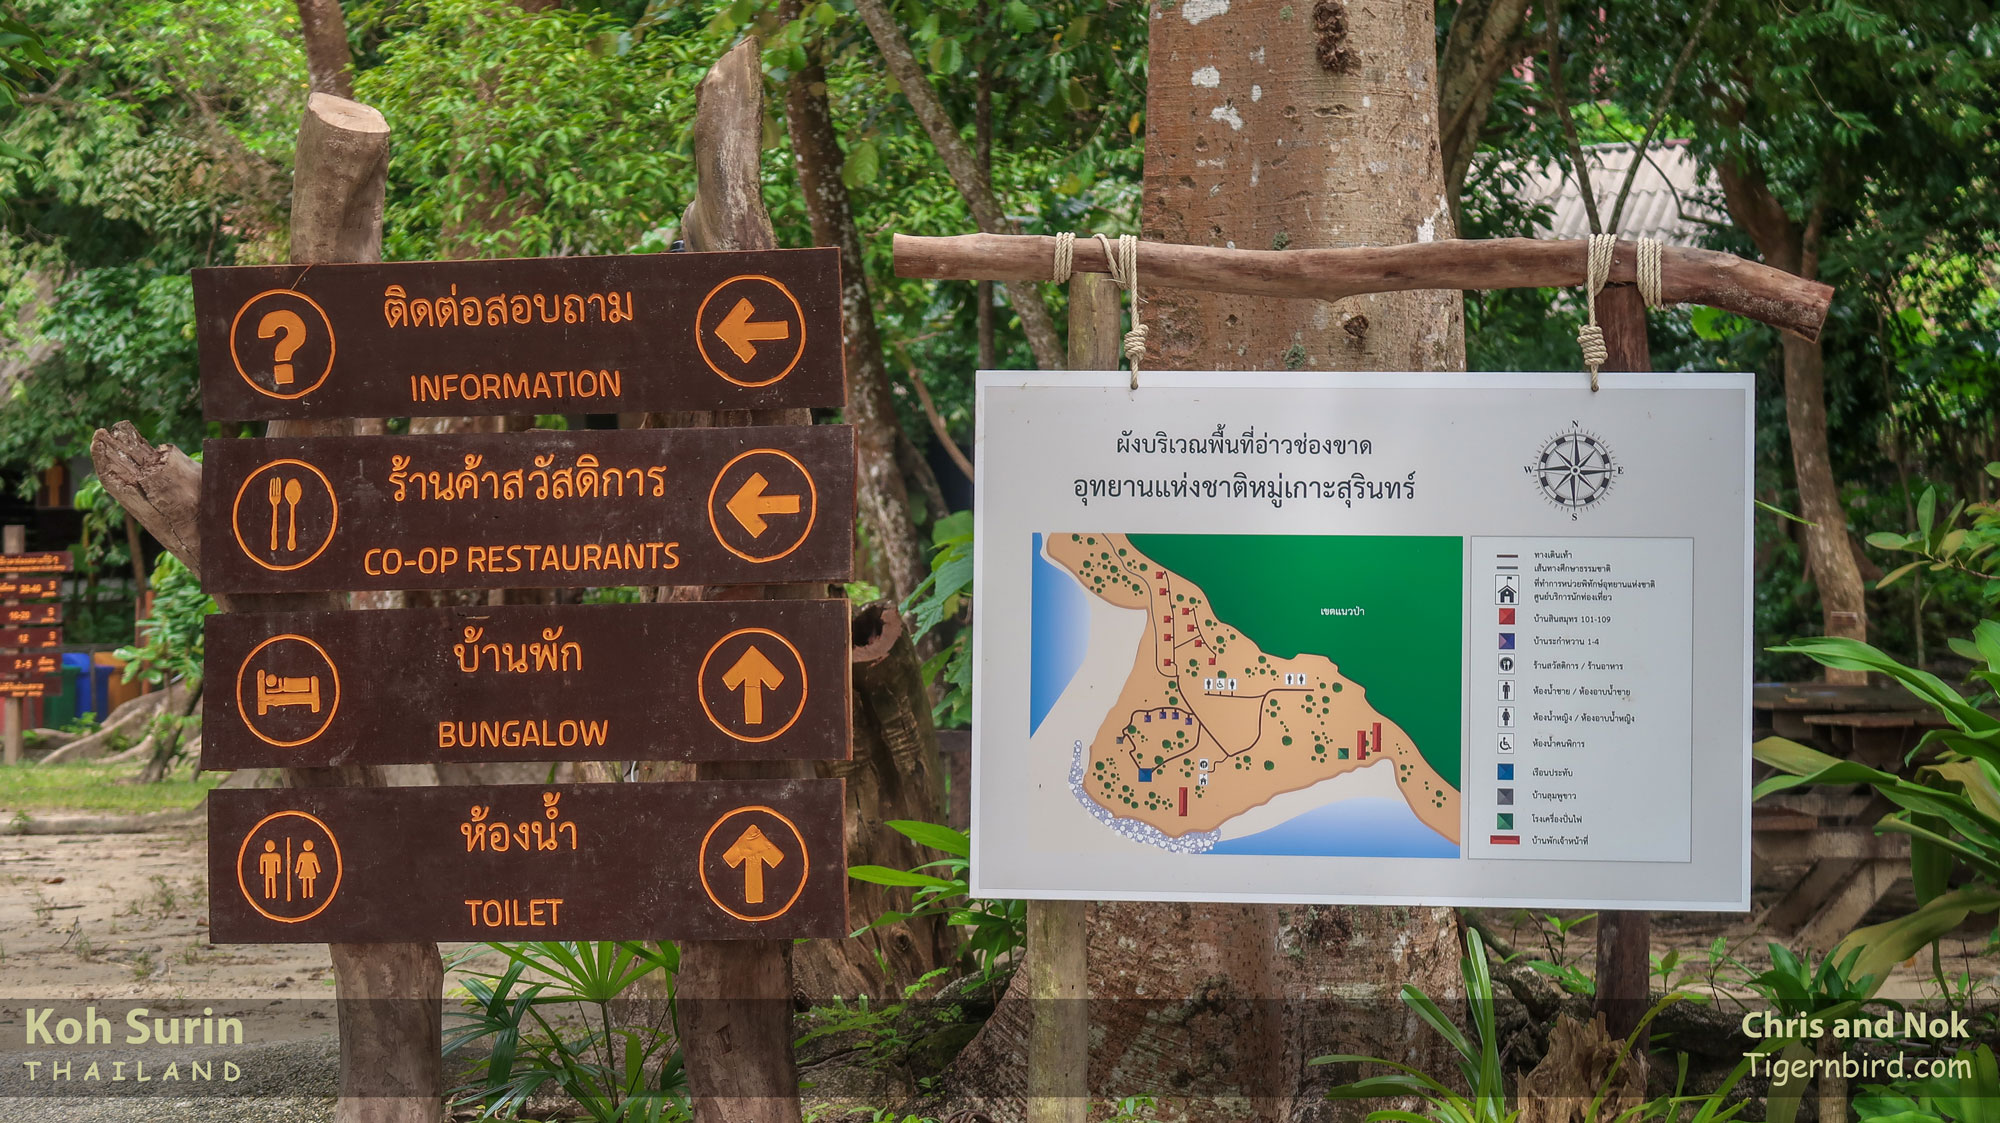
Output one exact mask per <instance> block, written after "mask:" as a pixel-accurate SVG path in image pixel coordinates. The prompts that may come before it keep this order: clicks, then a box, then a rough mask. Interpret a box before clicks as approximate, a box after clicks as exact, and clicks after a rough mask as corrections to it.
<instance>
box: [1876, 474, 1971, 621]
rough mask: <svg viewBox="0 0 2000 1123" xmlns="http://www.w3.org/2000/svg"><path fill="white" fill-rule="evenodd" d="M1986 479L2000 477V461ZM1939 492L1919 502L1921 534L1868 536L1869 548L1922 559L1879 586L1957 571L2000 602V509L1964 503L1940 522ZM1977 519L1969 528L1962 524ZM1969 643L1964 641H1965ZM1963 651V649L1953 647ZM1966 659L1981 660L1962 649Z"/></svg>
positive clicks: (1929, 490) (1932, 491)
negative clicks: (1918, 573)
mask: <svg viewBox="0 0 2000 1123" xmlns="http://www.w3.org/2000/svg"><path fill="white" fill-rule="evenodd" d="M1985 470H1986V474H1987V475H1989V476H1993V477H1995V478H2000V461H1996V462H1994V463H1992V464H1988V465H1986V469H1985ZM1937 505H1938V493H1937V489H1936V488H1935V487H1927V488H1925V489H1924V494H1923V498H1921V499H1919V500H1917V512H1916V514H1917V519H1916V521H1917V529H1916V530H1915V531H1914V532H1912V533H1909V534H1897V533H1895V532H1894V531H1878V532H1876V533H1874V534H1871V535H1869V536H1868V544H1869V545H1870V546H1874V547H1875V548H1877V549H1881V550H1891V551H1896V552H1899V553H1909V554H1916V555H1917V556H1918V557H1917V560H1916V561H1913V562H1905V563H1904V564H1902V565H1900V566H1897V567H1896V568H1895V569H1892V570H1890V571H1889V572H1888V573H1885V574H1883V575H1882V580H1881V581H1879V582H1877V583H1876V585H1875V587H1876V588H1878V589H1886V588H1888V587H1889V586H1890V585H1893V584H1895V583H1896V581H1897V580H1899V579H1901V578H1902V577H1905V576H1907V575H1908V574H1910V573H1911V572H1913V571H1915V570H1917V569H1919V568H1922V567H1928V568H1929V570H1930V571H1931V572H1932V573H1943V572H1946V571H1956V572H1959V573H1964V574H1968V575H1970V576H1972V577H1974V578H1975V579H1977V580H1978V582H1979V586H1978V588H1979V592H1980V594H1981V595H1982V596H1984V597H1985V598H1986V599H1988V600H2000V550H1996V547H2000V505H1996V504H1993V503H1972V504H1969V505H1968V504H1967V503H1965V502H1964V501H1963V500H1961V501H1960V502H1958V503H1957V504H1955V505H1954V506H1953V507H1952V509H1951V511H1950V513H1949V514H1947V515H1945V517H1944V518H1943V519H1939V518H1938V517H1937ZM1965 516H1971V520H1970V521H1969V522H1967V523H1966V524H1965V525H1963V526H1961V525H1959V520H1960V519H1961V518H1964V517H1965ZM1959 642H1960V643H1963V642H1964V641H1959ZM1953 649H1954V650H1959V648H1958V645H1957V644H1954V645H1953ZM1959 654H1961V655H1964V656H1965V657H1966V658H1968V659H1971V658H1976V657H1977V656H1978V652H1977V651H1964V650H1959Z"/></svg>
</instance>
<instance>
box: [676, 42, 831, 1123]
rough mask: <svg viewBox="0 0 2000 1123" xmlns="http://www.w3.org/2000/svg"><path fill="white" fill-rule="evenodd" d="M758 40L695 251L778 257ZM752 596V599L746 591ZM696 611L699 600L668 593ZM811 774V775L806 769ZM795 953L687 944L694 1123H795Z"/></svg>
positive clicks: (731, 767) (705, 195)
mask: <svg viewBox="0 0 2000 1123" xmlns="http://www.w3.org/2000/svg"><path fill="white" fill-rule="evenodd" d="M762 57H763V56H762V54H761V53H760V48H759V46H758V42H757V40H755V39H745V40H744V41H743V42H741V43H739V44H737V45H736V46H735V48H733V49H732V50H730V51H729V53H728V54H725V55H723V56H722V58H720V59H718V60H717V61H716V63H715V65H714V66H712V67H710V68H709V71H708V75H707V76H706V77H704V78H703V79H702V80H701V85H700V86H698V87H697V88H696V90H695V120H694V138H693V139H694V164H695V197H694V201H693V202H691V203H689V204H688V208H687V212H686V214H685V215H684V216H683V217H682V220H681V233H682V237H683V238H684V239H685V240H686V241H687V245H688V248H689V249H691V250H763V249H775V248H776V247H777V244H778V238H777V233H776V231H775V230H774V229H773V228H772V226H771V216H770V213H769V212H768V211H766V210H765V209H764V195H763V183H762V178H761V175H760V161H761V159H762V154H763V143H762V138H763V127H764V73H763V66H762ZM678 420H680V422H681V423H682V424H696V425H700V424H708V423H712V422H714V421H721V422H723V423H727V424H743V423H748V424H763V425H808V424H811V423H812V417H811V414H810V412H809V411H806V410H756V411H753V412H752V413H751V414H750V416H749V417H747V418H744V417H740V416H734V415H730V414H713V415H712V414H694V415H687V416H684V417H682V418H680V419H678ZM745 591H747V592H751V593H752V594H753V595H755V593H756V589H755V588H754V587H753V588H752V589H750V590H745ZM823 591H824V587H816V586H812V585H768V586H764V587H763V590H762V595H763V596H764V597H765V598H766V599H771V600H786V599H797V598H806V597H812V596H815V595H821V594H823ZM668 592H669V593H670V595H672V596H674V597H676V598H678V599H698V598H699V597H700V595H701V590H699V589H685V590H669V591H668ZM807 767H810V766H807ZM801 774H804V773H803V770H802V769H801V768H800V767H799V766H798V765H795V764H790V763H785V762H755V763H717V764H702V765H698V766H697V767H696V768H695V776H696V778H697V779H702V780H749V779H778V778H784V777H788V776H797V775H801ZM791 952H792V949H791V943H790V942H789V941H785V940H690V941H687V942H686V943H685V944H683V945H682V947H681V971H680V980H679V986H680V1000H681V1021H682V1036H681V1041H682V1045H683V1048H684V1050H685V1052H684V1056H685V1058H686V1063H687V1074H688V1091H689V1093H690V1094H691V1095H692V1097H693V1099H694V1116H695V1121H696V1123H799V1118H800V1113H799V1078H798V1065H797V1062H796V1061H795V1060H794V1059H793V1057H792V954H791Z"/></svg>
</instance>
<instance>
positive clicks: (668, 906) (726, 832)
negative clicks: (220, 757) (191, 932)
mask: <svg viewBox="0 0 2000 1123" xmlns="http://www.w3.org/2000/svg"><path fill="white" fill-rule="evenodd" d="M841 805H842V781H839V780H717V781H706V782H692V783H679V784H559V785H549V786H542V785H531V784H520V785H507V786H500V787H468V788H317V789H292V788H285V789H241V790H227V791H225V790H217V791H214V792H211V793H209V797H208V860H209V887H210V890H209V936H210V938H211V939H212V940H213V941H214V942H216V943H218V944H226V943H239V944H240V943H314V944H317V943H328V942H343V943H378V942H387V941H394V940H642V939H696V940H707V939H792V938H796V937H807V936H823V937H839V936H844V935H846V934H847V930H848V926H847V886H846V881H847V876H846V874H847V870H846V859H845V850H844V841H843V837H842V831H841Z"/></svg>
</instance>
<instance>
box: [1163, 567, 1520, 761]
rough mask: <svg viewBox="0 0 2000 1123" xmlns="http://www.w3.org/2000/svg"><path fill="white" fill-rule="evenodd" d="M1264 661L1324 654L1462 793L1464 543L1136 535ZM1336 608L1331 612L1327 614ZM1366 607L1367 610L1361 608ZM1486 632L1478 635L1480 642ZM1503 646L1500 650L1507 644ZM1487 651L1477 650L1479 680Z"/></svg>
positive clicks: (1475, 666)
mask: <svg viewBox="0 0 2000 1123" xmlns="http://www.w3.org/2000/svg"><path fill="white" fill-rule="evenodd" d="M1129 537H1130V538H1131V540H1132V544H1133V545H1134V546H1137V547H1138V548H1139V549H1140V550H1142V551H1144V552H1145V554H1146V555H1147V556H1148V557H1150V558H1152V560H1153V561H1154V562H1156V563H1158V564H1159V565H1160V566H1162V567H1163V568H1166V569H1169V570H1172V571H1174V572H1175V573H1178V574H1180V575H1181V576H1183V577H1185V578H1187V579H1188V580H1190V581H1193V582H1194V583H1195V584H1197V585H1199V586H1201V588H1202V589H1203V590H1204V591H1205V592H1206V593H1207V594H1208V598H1209V602H1210V603H1211V605H1213V607H1214V610H1215V617H1216V619H1218V620H1225V621H1227V622H1228V623H1229V624H1230V626H1232V627H1234V628H1236V629H1238V630H1239V631H1241V632H1242V633H1243V634H1244V635H1245V636H1247V637H1249V639H1250V640H1251V641H1252V642H1254V643H1256V644H1257V646H1258V647H1260V648H1262V649H1263V650H1264V651H1265V652H1266V653H1268V654H1271V655H1273V656H1281V657H1285V658H1291V657H1293V656H1297V655H1304V654H1311V655H1322V656H1325V657H1326V658H1327V659H1330V660H1332V661H1333V663H1334V665H1335V666H1337V667H1339V668H1340V672H1341V674H1343V675H1345V676H1346V677H1348V678H1350V679H1352V680H1354V681H1355V682H1357V683H1359V684H1361V686H1362V688H1363V689H1365V690H1366V691H1367V692H1368V701H1369V703H1370V704H1371V705H1373V706H1374V707H1375V708H1376V709H1377V710H1379V711H1381V712H1382V713H1383V714H1384V715H1386V716H1387V717H1389V718H1390V719H1391V720H1393V721H1394V722H1395V723H1396V724H1398V725H1400V726H1401V727H1402V728H1403V730H1404V732H1406V733H1408V734H1409V735H1410V737H1411V738H1412V739H1414V740H1415V741H1416V744H1417V751H1418V752H1420V753H1422V754H1423V757H1424V759H1425V760H1426V761H1429V762H1430V765H1431V767H1432V768H1433V769H1435V770H1436V771H1437V773H1438V775H1439V776H1440V777H1441V778H1442V779H1443V780H1444V781H1445V782H1446V783H1448V784H1450V785H1452V786H1453V787H1458V786H1459V731H1460V729H1461V727H1462V722H1461V720H1460V715H1461V713H1462V710H1463V705H1462V703H1461V700H1462V698H1463V697H1464V692H1463V690H1462V688H1461V684H1460V682H1459V673H1460V668H1461V666H1462V663H1463V661H1462V658H1461V645H1462V640H1461V637H1462V636H1463V635H1464V634H1465V629H1464V607H1463V606H1464V595H1465V594H1464V589H1465V573H1464V556H1463V543H1462V540H1461V539H1458V538H1447V537H1409V536H1386V535H1385V536H1369V537H1362V536H1334V535H1305V534H1296V535H1294V534H1268V535H1267V534H1134V535H1130V536H1129ZM1329 609H1331V610H1333V613H1332V614H1329V613H1328V612H1327V610H1329ZM1355 609H1359V610H1360V611H1359V612H1354V611H1353V610H1355ZM1475 634H1477V633H1475ZM1493 642H1495V643H1497V642H1498V641H1497V640H1494V641H1493ZM1479 654H1480V653H1479V652H1478V651H1476V650H1475V651H1474V652H1473V656H1474V659H1475V662H1474V665H1473V666H1474V670H1477V669H1478V667H1479V664H1478V663H1477V657H1478V656H1479Z"/></svg>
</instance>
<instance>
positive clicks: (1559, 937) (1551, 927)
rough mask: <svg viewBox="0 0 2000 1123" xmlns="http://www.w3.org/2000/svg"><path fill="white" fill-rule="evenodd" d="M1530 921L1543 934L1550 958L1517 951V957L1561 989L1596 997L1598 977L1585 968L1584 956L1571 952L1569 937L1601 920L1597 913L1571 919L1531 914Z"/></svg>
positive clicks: (1544, 945) (1542, 937)
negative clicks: (1577, 930)
mask: <svg viewBox="0 0 2000 1123" xmlns="http://www.w3.org/2000/svg"><path fill="white" fill-rule="evenodd" d="M1528 919H1529V920H1530V921H1532V922H1533V923H1534V925H1535V929H1536V931H1537V932H1538V933H1540V935H1541V939H1542V949H1543V951H1544V952H1545V953H1546V957H1526V953H1523V952H1516V953H1515V955H1516V956H1517V957H1522V959H1521V961H1522V963H1523V964H1525V965H1526V966H1527V968H1528V969H1529V970H1530V971H1533V972H1535V973H1536V974H1538V975H1543V976H1546V977H1547V978H1549V979H1552V980H1554V981H1555V983H1556V985H1557V986H1559V987H1561V988H1563V989H1564V990H1565V991H1568V992H1569V993H1571V994H1581V995H1586V996H1589V995H1595V994H1596V993H1597V977H1596V976H1595V975H1592V974H1591V973H1590V972H1588V971H1586V970H1584V969H1583V965H1582V962H1581V959H1582V957H1581V955H1580V954H1578V953H1574V952H1571V951H1570V948H1569V934H1570V933H1571V932H1573V931H1575V930H1576V929H1577V928H1579V927H1582V926H1583V925H1585V924H1587V923H1589V922H1590V921H1592V920H1595V919H1597V914H1596V913H1594V912H1592V913H1585V914H1583V915H1582V916H1574V917H1567V918H1565V917H1560V916H1557V915H1555V914H1554V913H1549V914H1545V915H1542V916H1535V915H1532V914H1530V915H1529V917H1528ZM1502 962H1506V960H1503V961H1502Z"/></svg>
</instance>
